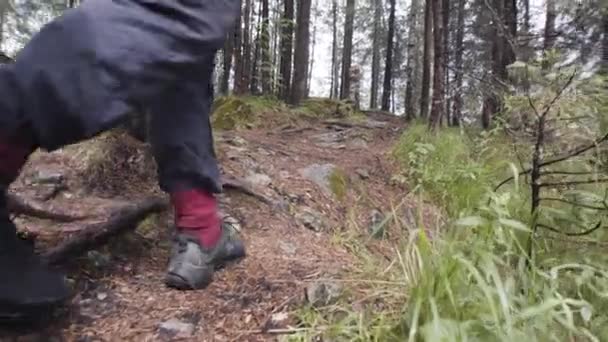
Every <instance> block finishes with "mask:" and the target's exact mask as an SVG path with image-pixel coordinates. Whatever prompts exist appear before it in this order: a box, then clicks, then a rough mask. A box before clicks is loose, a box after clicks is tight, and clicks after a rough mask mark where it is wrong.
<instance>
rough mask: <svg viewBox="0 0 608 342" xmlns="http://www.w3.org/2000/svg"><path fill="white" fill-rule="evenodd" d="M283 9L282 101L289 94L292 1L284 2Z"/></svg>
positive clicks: (291, 49)
mask: <svg viewBox="0 0 608 342" xmlns="http://www.w3.org/2000/svg"><path fill="white" fill-rule="evenodd" d="M284 1H285V3H284V5H285V8H284V12H283V20H282V23H281V66H280V69H281V92H280V96H281V98H282V99H283V100H284V101H288V100H289V96H290V94H291V67H292V56H293V28H294V5H293V1H294V0H284Z"/></svg>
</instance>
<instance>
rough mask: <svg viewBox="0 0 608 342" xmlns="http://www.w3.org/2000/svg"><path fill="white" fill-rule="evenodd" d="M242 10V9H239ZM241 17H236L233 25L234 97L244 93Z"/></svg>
mask: <svg viewBox="0 0 608 342" xmlns="http://www.w3.org/2000/svg"><path fill="white" fill-rule="evenodd" d="M241 10H242V8H241ZM241 17H242V16H241V15H239V16H237V20H236V23H235V25H234V85H233V87H232V88H233V92H234V94H235V95H240V94H242V93H244V91H243V89H242V86H243V28H242V27H241V26H242V21H241Z"/></svg>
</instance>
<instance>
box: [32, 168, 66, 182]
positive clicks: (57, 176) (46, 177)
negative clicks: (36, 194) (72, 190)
mask: <svg viewBox="0 0 608 342" xmlns="http://www.w3.org/2000/svg"><path fill="white" fill-rule="evenodd" d="M63 181H64V176H63V174H62V173H60V172H56V171H50V170H39V171H38V172H37V173H36V175H35V176H34V183H38V184H61V183H63Z"/></svg>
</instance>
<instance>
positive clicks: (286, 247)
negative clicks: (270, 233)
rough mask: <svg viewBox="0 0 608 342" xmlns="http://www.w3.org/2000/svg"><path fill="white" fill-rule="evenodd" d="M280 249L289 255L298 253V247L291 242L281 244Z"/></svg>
mask: <svg viewBox="0 0 608 342" xmlns="http://www.w3.org/2000/svg"><path fill="white" fill-rule="evenodd" d="M279 247H280V248H281V250H282V251H283V252H285V254H287V255H295V254H296V252H297V248H296V246H295V245H294V244H292V243H291V242H286V241H281V242H279Z"/></svg>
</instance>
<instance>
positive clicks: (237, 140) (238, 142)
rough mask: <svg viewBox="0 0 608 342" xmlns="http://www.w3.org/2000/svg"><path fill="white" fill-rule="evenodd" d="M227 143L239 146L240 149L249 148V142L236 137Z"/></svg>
mask: <svg viewBox="0 0 608 342" xmlns="http://www.w3.org/2000/svg"><path fill="white" fill-rule="evenodd" d="M226 142H228V143H230V144H231V145H234V146H238V147H243V146H247V140H245V139H243V138H241V137H239V136H234V137H232V138H231V139H228V140H226Z"/></svg>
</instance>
